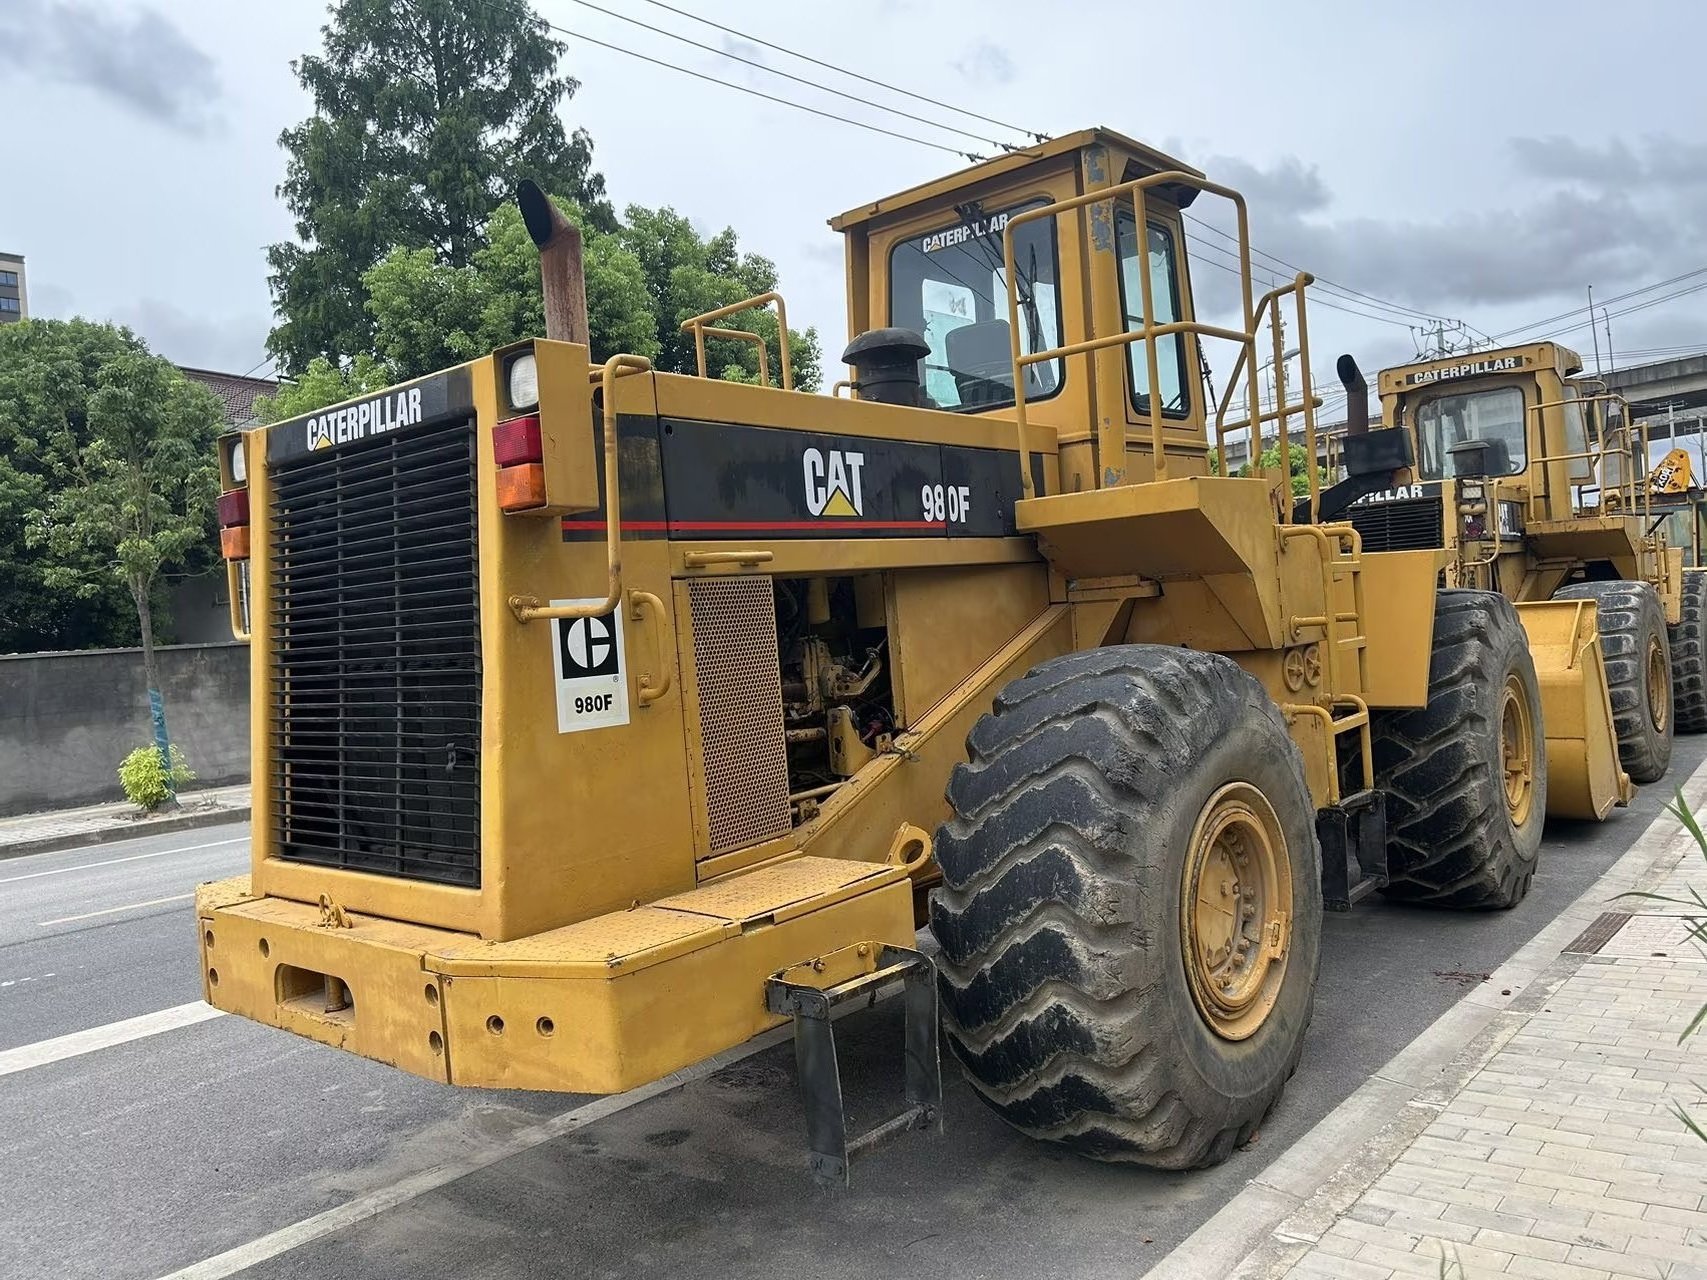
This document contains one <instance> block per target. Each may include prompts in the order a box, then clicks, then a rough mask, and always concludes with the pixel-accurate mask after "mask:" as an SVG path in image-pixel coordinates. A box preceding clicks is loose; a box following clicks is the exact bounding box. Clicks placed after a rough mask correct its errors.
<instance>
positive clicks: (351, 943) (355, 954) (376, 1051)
mask: <svg viewBox="0 0 1707 1280" xmlns="http://www.w3.org/2000/svg"><path fill="white" fill-rule="evenodd" d="M230 896H231V895H230V893H229V891H228V890H225V889H222V888H221V887H219V886H214V887H212V891H210V892H206V893H203V894H198V895H197V902H196V913H197V916H198V920H199V924H200V933H201V939H200V946H201V959H202V983H203V991H204V993H205V995H206V997H207V999H208V1002H209V1003H210V1004H212V1005H213V1006H214V1007H215V1008H218V1009H224V1010H225V1011H226V1012H228V1013H235V1014H238V1015H240V1016H241V1017H245V1018H251V1019H253V1020H254V1021H256V1022H262V1023H266V1024H267V1025H268V1026H273V1027H278V1028H280V1029H282V1030H285V1031H290V1032H294V1033H295V1034H297V1035H299V1036H304V1037H306V1038H308V1039H310V1040H317V1041H319V1042H320V1043H321V1044H326V1045H331V1046H332V1047H333V1048H336V1049H347V1050H349V1051H350V1052H351V1053H355V1054H359V1055H360V1056H362V1057H364V1058H372V1059H373V1060H374V1061H376V1062H384V1063H388V1064H390V1065H391V1066H394V1067H402V1068H403V1069H404V1070H406V1071H413V1072H414V1073H415V1074H417V1075H422V1076H426V1077H427V1078H428V1079H430V1080H440V1081H443V1080H447V1079H448V1078H449V1067H448V1064H447V1062H446V1059H445V1056H444V1052H443V1047H444V1041H443V1034H444V1031H443V1027H444V1024H443V1016H442V1006H441V1001H440V999H439V996H438V982H437V980H436V979H435V978H433V977H432V976H431V975H428V974H425V973H423V972H422V969H421V956H422V954H423V952H425V951H426V950H428V949H429V948H431V947H434V946H438V945H442V944H444V943H445V942H447V941H449V940H451V939H454V938H456V937H457V936H458V935H456V934H452V933H448V932H446V931H444V930H441V929H431V928H427V927H425V926H423V925H410V924H402V923H400V922H398V921H395V920H382V919H378V918H376V917H372V916H360V915H349V916H346V917H345V919H346V920H347V922H348V925H347V927H344V928H338V927H328V926H323V925H322V924H321V912H320V908H319V907H317V906H310V905H308V904H307V903H301V902H289V901H286V900H285V899H283V898H262V899H255V900H250V901H241V902H235V903H231V902H229V899H230ZM227 903H229V905H225V904H227ZM323 975H330V976H331V977H333V978H336V979H337V980H339V981H340V982H342V983H343V984H344V986H345V987H347V988H348V990H349V995H350V1006H351V1007H350V1008H349V1009H347V1010H342V1011H338V1012H332V1013H328V1012H326V1011H325V997H324V988H323V986H322V985H321V981H322V977H323ZM429 989H430V990H431V991H432V993H433V994H432V995H431V996H429V995H428V991H429ZM435 1034H437V1035H438V1036H439V1040H438V1042H437V1043H438V1048H437V1049H435V1048H434V1040H433V1036H434V1035H435Z"/></svg>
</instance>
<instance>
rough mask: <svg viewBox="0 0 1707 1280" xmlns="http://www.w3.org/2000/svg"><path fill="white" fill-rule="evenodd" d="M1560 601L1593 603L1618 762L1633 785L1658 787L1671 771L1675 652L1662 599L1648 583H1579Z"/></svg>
mask: <svg viewBox="0 0 1707 1280" xmlns="http://www.w3.org/2000/svg"><path fill="white" fill-rule="evenodd" d="M1553 599H1555V600H1593V601H1594V603H1595V609H1596V612H1597V613H1598V614H1599V615H1600V616H1599V627H1600V650H1601V653H1602V654H1603V655H1605V658H1606V687H1607V692H1608V693H1610V694H1611V697H1612V727H1613V730H1614V731H1615V732H1616V733H1617V734H1618V762H1619V763H1620V764H1622V765H1623V766H1624V772H1625V773H1627V774H1629V775H1630V780H1631V781H1632V782H1658V781H1659V780H1660V779H1661V778H1663V777H1665V775H1666V770H1667V769H1668V768H1670V767H1671V741H1672V729H1673V724H1674V721H1673V718H1672V688H1671V646H1670V644H1669V643H1668V642H1667V640H1666V625H1665V622H1666V617H1665V611H1664V610H1663V609H1661V608H1660V597H1659V595H1658V593H1657V592H1655V590H1654V589H1653V588H1652V587H1651V586H1649V585H1648V584H1647V583H1645V582H1623V581H1620V582H1578V583H1573V584H1572V585H1571V586H1568V587H1560V588H1559V589H1558V590H1557V591H1555V592H1554V593H1553Z"/></svg>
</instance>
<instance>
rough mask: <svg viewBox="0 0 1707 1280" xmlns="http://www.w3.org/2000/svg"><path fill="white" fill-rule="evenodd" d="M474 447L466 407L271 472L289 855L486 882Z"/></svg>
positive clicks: (278, 794) (275, 727)
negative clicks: (441, 420)
mask: <svg viewBox="0 0 1707 1280" xmlns="http://www.w3.org/2000/svg"><path fill="white" fill-rule="evenodd" d="M473 446H474V431H473V423H472V422H470V421H468V420H466V419H464V420H460V421H452V422H450V423H447V424H445V425H443V426H438V427H434V428H430V429H422V430H419V431H413V432H399V433H395V434H389V435H384V436H379V437H376V438H374V439H372V440H369V441H366V442H363V443H360V444H355V445H348V446H345V447H343V448H340V449H337V450H327V451H325V452H322V453H315V454H309V455H307V456H306V457H304V458H301V459H298V460H295V461H292V462H288V463H281V464H277V465H275V466H274V468H273V470H272V475H271V479H272V486H273V502H272V527H273V546H272V548H271V557H272V559H271V564H272V572H273V586H272V600H271V615H270V628H271V638H272V649H273V671H272V685H271V691H270V693H271V697H270V702H271V705H270V708H269V711H270V716H271V720H270V730H271V734H272V751H273V775H272V777H273V811H272V820H273V830H274V833H275V837H276V841H277V844H276V848H277V853H278V856H279V857H281V858H284V859H286V860H289V861H293V862H311V863H315V864H318V865H321V866H330V867H344V868H349V869H351V870H357V871H370V872H377V873H379V874H381V875H390V876H399V877H402V878H405V879H411V880H430V881H436V882H439V883H443V884H455V885H467V886H471V887H472V886H478V885H479V883H480V617H479V602H478V599H477V596H476V585H477V582H476V579H477V550H476V533H475V529H476V524H475V490H474V475H475V471H474V459H473Z"/></svg>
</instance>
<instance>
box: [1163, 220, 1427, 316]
mask: <svg viewBox="0 0 1707 1280" xmlns="http://www.w3.org/2000/svg"><path fill="white" fill-rule="evenodd" d="M1203 253H1219V254H1224V255H1225V256H1226V257H1227V258H1229V259H1230V260H1231V261H1233V262H1237V261H1238V260H1239V259H1238V256H1237V255H1236V254H1234V253H1233V252H1232V251H1231V250H1227V249H1222V248H1220V247H1219V246H1218V245H1212V244H1206V243H1205V242H1203V241H1201V240H1200V241H1198V242H1197V246H1196V251H1195V253H1194V254H1192V255H1190V256H1196V254H1203ZM1198 261H1200V262H1202V263H1203V264H1204V265H1206V266H1211V267H1215V268H1217V269H1218V270H1221V271H1225V272H1226V273H1227V274H1228V275H1233V276H1240V277H1241V278H1242V276H1243V273H1242V272H1241V271H1240V270H1239V268H1237V267H1229V266H1227V265H1226V264H1225V263H1222V262H1217V261H1216V260H1215V259H1214V258H1206V257H1200V258H1198ZM1271 274H1272V273H1271ZM1312 305H1314V306H1319V307H1326V308H1327V309H1328V310H1330V311H1342V312H1344V313H1345V314H1346V315H1349V316H1357V317H1358V318H1360V319H1363V320H1375V321H1378V322H1379V323H1381V324H1390V325H1393V326H1395V327H1397V328H1400V329H1403V330H1405V331H1406V332H1407V333H1408V332H1410V330H1411V326H1410V325H1409V324H1408V323H1406V322H1405V321H1403V320H1395V319H1393V318H1392V317H1391V316H1384V315H1377V314H1373V313H1371V312H1368V311H1359V310H1356V309H1355V308H1353V307H1350V306H1346V305H1344V304H1343V302H1335V301H1333V300H1331V299H1330V298H1324V297H1322V296H1321V295H1320V294H1318V295H1317V296H1316V298H1315V299H1314V301H1313V303H1312Z"/></svg>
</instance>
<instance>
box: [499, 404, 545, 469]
mask: <svg viewBox="0 0 1707 1280" xmlns="http://www.w3.org/2000/svg"><path fill="white" fill-rule="evenodd" d="M492 456H493V457H494V458H496V459H497V460H498V465H499V466H500V467H515V466H520V465H521V464H523V463H526V462H543V461H544V460H545V451H544V449H543V448H542V447H541V445H540V441H539V415H538V414H537V413H534V414H529V415H528V416H527V417H525V418H511V419H510V420H509V421H508V422H500V423H499V424H498V425H497V426H496V427H494V428H492Z"/></svg>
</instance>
